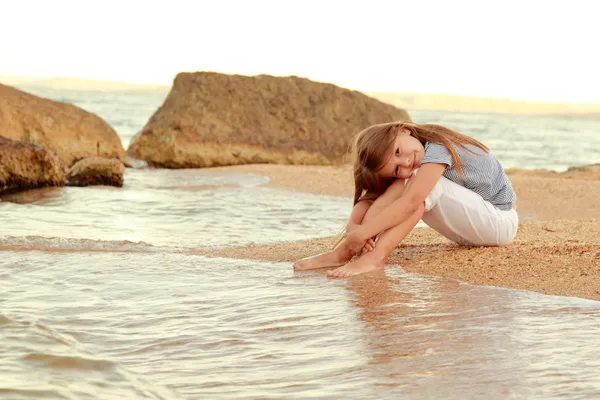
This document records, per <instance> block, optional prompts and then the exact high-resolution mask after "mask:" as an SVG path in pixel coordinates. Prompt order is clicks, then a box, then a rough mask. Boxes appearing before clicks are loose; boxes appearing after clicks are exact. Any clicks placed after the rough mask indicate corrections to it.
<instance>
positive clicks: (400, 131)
mask: <svg viewBox="0 0 600 400" xmlns="http://www.w3.org/2000/svg"><path fill="white" fill-rule="evenodd" d="M398 134H399V135H404V136H410V131H409V130H408V129H406V128H404V127H401V126H399V127H398Z"/></svg>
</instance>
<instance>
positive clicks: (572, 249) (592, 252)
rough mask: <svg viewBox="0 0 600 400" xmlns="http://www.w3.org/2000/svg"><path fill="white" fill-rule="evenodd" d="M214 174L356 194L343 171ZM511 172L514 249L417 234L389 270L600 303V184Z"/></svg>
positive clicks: (304, 249) (307, 251)
mask: <svg viewBox="0 0 600 400" xmlns="http://www.w3.org/2000/svg"><path fill="white" fill-rule="evenodd" d="M212 170H218V171H231V172H238V173H239V172H245V173H253V174H257V175H264V176H268V177H269V178H270V179H271V180H270V182H269V183H268V185H269V186H274V187H280V188H285V189H289V190H296V191H303V192H309V193H315V194H327V195H338V196H348V197H351V196H352V194H353V184H352V174H351V170H350V169H349V168H348V167H326V166H289V165H244V166H232V167H222V168H213V169H212ZM508 172H509V176H510V178H511V180H512V182H513V185H514V187H515V191H516V192H517V196H518V203H517V211H518V213H519V216H520V219H521V224H520V226H519V233H518V235H517V238H516V240H515V242H514V243H513V244H512V245H510V246H506V247H487V248H468V247H461V246H458V245H456V244H454V243H452V242H451V241H449V240H447V239H445V238H444V237H442V236H441V235H439V234H438V233H437V232H435V231H433V230H432V229H427V228H417V229H415V230H413V232H411V234H410V235H409V236H408V237H407V238H406V239H405V240H404V242H403V243H402V244H401V245H400V246H399V247H398V248H397V249H396V251H394V252H393V253H392V254H391V255H390V257H389V258H388V260H387V263H388V264H390V265H399V266H401V267H402V268H403V269H404V270H405V271H407V272H415V273H419V274H425V275H436V276H444V277H449V278H454V279H458V280H460V281H463V282H469V283H474V284H478V285H491V286H502V287H507V288H515V289H525V290H532V291H536V292H540V293H545V294H553V295H561V296H576V297H582V298H587V299H594V300H600V226H599V225H598V223H599V222H600V206H599V205H598V197H599V196H600V177H598V176H597V175H595V174H587V175H581V176H576V175H565V174H556V173H545V172H543V171H519V170H510V171H508ZM332 244H333V238H328V239H315V240H309V241H302V242H293V243H284V244H278V245H262V246H251V247H245V248H229V249H224V250H219V251H212V252H209V253H206V254H207V255H210V256H217V257H228V258H242V259H257V260H268V261H280V262H293V261H295V260H298V259H300V258H304V257H309V256H311V255H315V254H318V253H321V252H323V251H326V250H328V249H329V248H330V247H331V245H332ZM290 268H291V265H290ZM389 268H394V267H393V266H390V267H389ZM309 273H310V272H309ZM316 273H324V271H318V272H316ZM351 279H360V280H363V279H368V278H367V277H355V278H351Z"/></svg>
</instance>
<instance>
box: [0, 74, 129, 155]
mask: <svg viewBox="0 0 600 400" xmlns="http://www.w3.org/2000/svg"><path fill="white" fill-rule="evenodd" d="M0 136H4V137H7V138H9V139H14V140H18V141H22V142H25V143H30V144H33V145H36V146H39V147H45V148H47V149H50V150H52V151H54V152H55V153H56V154H57V155H58V157H59V159H60V160H61V162H62V163H63V164H64V165H65V166H66V167H69V166H71V165H73V164H74V163H75V162H77V161H78V160H81V159H83V158H86V157H105V158H116V159H119V160H121V161H122V162H125V161H126V160H125V150H124V149H123V145H122V144H121V140H120V139H119V137H118V136H117V133H116V132H115V131H114V130H113V129H112V128H111V127H110V126H109V125H108V124H107V123H106V122H105V121H104V120H102V119H101V118H100V117H98V116H96V115H94V114H92V113H89V112H87V111H85V110H82V109H81V108H79V107H76V106H74V105H72V104H67V103H59V102H56V101H52V100H49V99H44V98H41V97H38V96H34V95H32V94H29V93H25V92H23V91H21V90H18V89H15V88H13V87H10V86H6V85H2V84H0Z"/></svg>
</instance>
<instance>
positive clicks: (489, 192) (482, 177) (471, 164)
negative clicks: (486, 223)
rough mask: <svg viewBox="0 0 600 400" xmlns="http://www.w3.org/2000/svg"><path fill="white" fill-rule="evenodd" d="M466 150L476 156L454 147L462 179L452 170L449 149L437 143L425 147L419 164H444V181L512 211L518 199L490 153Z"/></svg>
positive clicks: (502, 208) (475, 148) (500, 166)
mask: <svg viewBox="0 0 600 400" xmlns="http://www.w3.org/2000/svg"><path fill="white" fill-rule="evenodd" d="M465 146H466V147H467V148H468V149H469V150H472V151H474V152H475V153H476V154H473V153H471V152H469V151H466V150H463V149H462V148H460V147H459V146H456V145H454V148H455V149H456V152H457V154H458V157H459V158H460V161H461V162H462V164H463V168H464V176H461V175H460V173H459V172H458V170H457V169H456V168H455V167H454V163H453V162H452V156H451V155H450V152H449V151H448V149H447V148H446V147H445V146H444V145H442V144H439V143H430V142H428V143H426V144H425V157H424V158H423V162H422V163H421V164H425V163H440V164H446V165H448V167H447V168H446V171H445V172H444V174H443V175H444V176H445V177H446V178H448V179H449V180H451V181H452V182H455V183H457V184H459V185H461V186H463V187H465V188H467V189H469V190H472V191H473V192H475V193H477V194H478V195H480V196H481V197H483V199H484V200H486V201H489V202H490V203H492V204H493V205H494V206H495V207H496V208H498V209H500V210H510V209H512V207H513V204H514V203H515V202H516V200H517V195H516V194H515V191H514V189H513V187H512V183H511V182H510V180H509V179H508V177H507V176H506V173H505V172H504V168H502V165H501V164H500V162H499V161H498V160H497V159H496V158H495V157H494V156H493V155H492V154H491V153H486V152H484V151H483V150H481V149H480V148H479V147H477V146H473V145H470V144H467V145H465Z"/></svg>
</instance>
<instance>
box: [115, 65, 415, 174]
mask: <svg viewBox="0 0 600 400" xmlns="http://www.w3.org/2000/svg"><path fill="white" fill-rule="evenodd" d="M408 119H409V117H408V114H407V113H406V112H405V111H404V110H400V109H398V108H395V107H394V106H391V105H389V104H385V103H382V102H380V101H379V100H375V99H373V98H370V97H368V96H366V95H364V94H362V93H360V92H356V91H350V90H347V89H343V88H340V87H337V86H334V85H331V84H325V83H318V82H313V81H310V80H308V79H304V78H298V77H273V76H268V75H260V76H255V77H249V76H241V75H225V74H218V73H212V72H196V73H180V74H178V75H177V77H176V78H175V81H174V83H173V87H172V89H171V92H170V93H169V95H168V97H167V99H166V100H165V103H164V104H163V105H162V106H161V107H160V108H159V109H158V110H157V111H156V112H155V113H154V115H153V116H152V117H151V118H150V120H149V121H148V123H147V124H146V126H145V127H144V128H143V130H142V131H141V132H139V133H138V134H137V135H136V136H135V137H134V138H133V139H132V141H131V144H130V146H129V148H128V150H127V153H128V155H130V156H131V157H133V158H136V159H141V160H145V161H147V162H149V163H150V164H152V165H155V166H161V167H167V168H194V167H212V166H220V165H235V164H248V163H280V164H335V163H340V162H343V161H345V160H344V156H345V155H346V154H347V152H348V148H349V146H350V143H351V139H352V137H353V135H354V134H356V133H357V132H358V131H360V130H361V129H363V128H365V127H367V126H369V125H372V124H375V123H382V122H388V121H394V120H408Z"/></svg>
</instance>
